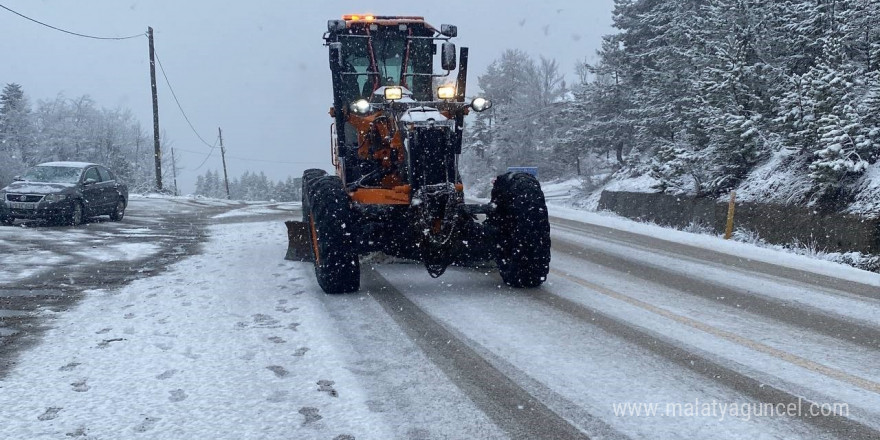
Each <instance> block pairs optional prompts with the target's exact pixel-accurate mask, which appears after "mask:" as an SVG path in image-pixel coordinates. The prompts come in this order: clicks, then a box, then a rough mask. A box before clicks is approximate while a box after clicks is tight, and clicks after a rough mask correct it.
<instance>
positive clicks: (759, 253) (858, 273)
mask: <svg viewBox="0 0 880 440" xmlns="http://www.w3.org/2000/svg"><path fill="white" fill-rule="evenodd" d="M547 209H548V211H549V212H550V215H551V216H553V217H559V218H564V219H568V220H575V221H580V222H584V223H591V224H595V225H599V226H605V227H609V228H614V229H619V230H622V231H628V232H633V233H637V234H642V235H647V236H650V237H655V238H659V239H662V240H668V241H672V242H676V243H681V244H687V245H690V246H695V247H699V248H704V249H710V250H714V251H717V252H722V253H725V254H729V255H734V256H738V257H742V258H747V259H751V260H756V261H763V262H766V263H771V264H776V265H779V266H784V267H790V268H794V269H800V270H805V271H808V272H813V273H817V274H822V275H827V276H832V277H837V278H842V279H847V280H850V281H856V282H859V283H863V284H868V285H872V286H878V287H880V274H876V273H872V272H867V271H864V270H859V269H856V268H854V267H850V266H847V265H844V264H839V263H833V262H830V261H825V260H818V259H815V258H810V257H808V256H804V255H796V254H792V253H789V252H783V251H780V250H776V249H767V248H762V247H759V246H755V245H752V244H748V243H740V242H736V241H731V240H724V239H722V238H721V237H716V236H711V235H701V234H692V233H689V232H684V231H678V230H675V229H668V228H663V227H660V226H657V225H652V224H646V223H640V222H636V221H632V220H629V219H626V218H623V217H620V216H617V215H615V214H612V213H608V212H589V211H582V210H578V209H572V208H566V207H562V206H556V205H548V207H547Z"/></svg>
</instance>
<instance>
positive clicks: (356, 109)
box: [351, 99, 372, 115]
mask: <svg viewBox="0 0 880 440" xmlns="http://www.w3.org/2000/svg"><path fill="white" fill-rule="evenodd" d="M371 108H372V106H371V105H370V102H369V101H367V100H366V99H358V100H357V101H355V102H353V103H352V104H351V111H352V112H353V113H355V114H358V115H365V114H367V113H369V112H370V110H371Z"/></svg>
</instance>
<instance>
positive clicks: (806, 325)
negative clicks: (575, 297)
mask: <svg viewBox="0 0 880 440" xmlns="http://www.w3.org/2000/svg"><path fill="white" fill-rule="evenodd" d="M600 239H601V238H600ZM553 250H554V251H557V252H563V253H565V254H566V255H569V256H572V257H574V258H578V259H581V260H586V261H589V262H591V263H595V264H597V265H600V266H605V267H609V268H612V269H614V270H616V271H619V272H622V273H627V274H628V275H630V276H634V277H637V278H641V279H643V280H647V281H650V282H652V283H657V284H661V285H664V286H667V287H670V288H673V289H675V290H677V291H680V292H683V293H687V294H689V295H693V296H696V297H700V298H704V299H706V300H709V301H713V302H716V303H719V304H721V305H723V306H725V307H728V306H731V304H735V305H736V310H737V312H738V313H742V312H746V313H751V314H755V315H760V316H764V317H766V318H770V319H772V320H774V321H777V322H783V323H786V324H789V325H792V326H794V327H799V328H803V329H805V330H808V331H812V332H816V333H819V334H822V335H825V336H829V337H832V338H835V339H839V340H842V341H846V342H849V343H853V344H857V345H861V346H862V347H865V348H868V349H871V350H880V329H877V328H875V327H869V326H867V325H863V324H862V323H860V322H856V321H850V320H847V319H846V318H845V317H842V316H838V315H836V314H832V313H830V312H826V311H823V310H819V309H817V308H814V307H811V306H807V305H803V304H798V305H795V304H792V303H789V302H784V301H782V300H778V299H773V298H769V297H765V296H758V295H757V294H751V293H747V292H745V291H743V290H740V289H736V288H732V287H728V286H725V285H723V284H718V283H713V282H709V281H704V280H700V279H697V278H692V277H689V276H687V275H685V274H682V273H679V272H676V271H674V270H669V269H664V268H663V267H662V266H659V265H653V264H649V263H645V262H642V261H638V260H636V259H629V258H625V257H622V256H619V255H615V254H614V253H612V252H608V251H604V250H602V249H599V248H598V247H596V246H592V245H588V244H584V243H574V242H571V241H568V240H565V239H562V238H559V237H558V236H556V237H553Z"/></svg>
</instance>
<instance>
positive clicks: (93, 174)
mask: <svg viewBox="0 0 880 440" xmlns="http://www.w3.org/2000/svg"><path fill="white" fill-rule="evenodd" d="M89 179H92V180H94V181H95V182H100V181H101V175H100V174H98V169H97V168H95V167H91V168H89V169H88V170H87V171H86V175H85V176H83V182H85V181H86V180H89Z"/></svg>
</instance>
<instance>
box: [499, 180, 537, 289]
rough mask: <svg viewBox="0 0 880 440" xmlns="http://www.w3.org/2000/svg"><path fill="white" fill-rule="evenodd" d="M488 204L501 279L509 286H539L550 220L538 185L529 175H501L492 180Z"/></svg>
mask: <svg viewBox="0 0 880 440" xmlns="http://www.w3.org/2000/svg"><path fill="white" fill-rule="evenodd" d="M492 203H494V204H495V206H496V208H495V212H493V213H492V214H491V215H490V216H489V218H488V221H489V223H490V224H492V225H494V226H495V227H496V228H498V255H497V258H496V261H497V263H498V269H499V272H500V273H501V278H502V279H503V280H504V282H505V284H507V285H509V286H512V287H525V288H530V287H537V286H540V285H541V283H543V282H544V281H545V280H546V279H547V274H548V273H549V272H550V220H549V218H548V214H547V204H546V202H545V201H544V192H543V191H541V184H540V183H538V180H537V179H535V178H534V176H532V175H530V174H525V173H506V174H503V175H501V176H498V178H497V179H495V184H494V186H493V188H492Z"/></svg>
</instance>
